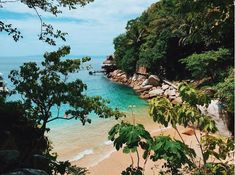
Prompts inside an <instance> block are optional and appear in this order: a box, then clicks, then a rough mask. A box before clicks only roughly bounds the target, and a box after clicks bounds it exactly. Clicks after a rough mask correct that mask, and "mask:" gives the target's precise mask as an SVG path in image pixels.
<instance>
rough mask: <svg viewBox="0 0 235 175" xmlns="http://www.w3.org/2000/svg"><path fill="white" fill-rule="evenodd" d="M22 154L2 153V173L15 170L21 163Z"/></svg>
mask: <svg viewBox="0 0 235 175" xmlns="http://www.w3.org/2000/svg"><path fill="white" fill-rule="evenodd" d="M19 158H20V152H19V151H17V150H1V151H0V173H1V172H4V171H6V170H9V169H12V168H14V167H15V166H16V165H17V164H18V163H19Z"/></svg>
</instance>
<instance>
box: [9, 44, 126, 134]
mask: <svg viewBox="0 0 235 175" xmlns="http://www.w3.org/2000/svg"><path fill="white" fill-rule="evenodd" d="M69 53H70V47H68V46H65V47H62V48H60V49H58V50H57V51H55V52H51V53H45V54H44V58H45V61H43V62H41V65H37V64H36V63H34V62H29V63H24V64H23V65H22V66H21V67H20V70H18V71H17V70H13V71H11V73H10V75H9V78H10V79H11V81H12V83H13V84H14V86H15V89H14V93H18V94H20V95H21V96H22V98H23V103H24V105H25V106H26V115H27V117H28V118H31V119H33V120H34V121H35V124H36V125H38V124H41V128H40V129H41V132H42V135H44V132H45V131H46V124H47V123H48V122H51V121H53V120H56V119H64V120H71V119H79V120H81V122H82V123H83V124H85V123H86V122H89V123H90V122H91V120H90V119H89V117H88V114H89V113H90V112H92V111H94V112H95V113H96V114H98V116H99V117H101V118H107V117H110V116H115V117H116V118H118V117H120V116H121V115H122V114H121V113H120V112H118V111H117V110H112V109H111V108H108V107H107V106H106V104H107V102H106V101H105V100H103V99H102V98H100V97H89V96H86V95H84V94H83V91H84V90H86V88H87V87H86V85H85V84H83V83H82V81H81V80H79V79H77V80H74V81H71V80H69V75H70V74H71V73H75V72H78V71H79V70H80V68H81V64H82V63H84V62H86V61H88V60H89V59H90V58H83V59H82V60H80V59H74V60H71V59H66V60H62V59H61V58H62V57H64V56H66V55H67V54H69ZM65 104H68V105H69V106H70V109H69V110H67V111H66V114H65V115H66V116H67V117H63V116H61V113H60V107H61V106H62V105H65ZM52 107H56V108H57V109H58V114H57V116H52V113H51V109H52Z"/></svg>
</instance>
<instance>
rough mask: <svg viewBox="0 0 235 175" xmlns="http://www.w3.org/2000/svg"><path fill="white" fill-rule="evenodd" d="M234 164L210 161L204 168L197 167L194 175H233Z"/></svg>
mask: <svg viewBox="0 0 235 175" xmlns="http://www.w3.org/2000/svg"><path fill="white" fill-rule="evenodd" d="M233 174H234V166H232V165H230V164H224V163H208V164H206V166H205V167H203V168H198V169H196V171H195V172H193V175H233Z"/></svg>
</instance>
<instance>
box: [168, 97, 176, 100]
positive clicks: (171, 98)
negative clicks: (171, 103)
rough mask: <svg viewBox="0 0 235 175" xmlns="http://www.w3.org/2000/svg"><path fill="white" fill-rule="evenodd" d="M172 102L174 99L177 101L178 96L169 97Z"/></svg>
mask: <svg viewBox="0 0 235 175" xmlns="http://www.w3.org/2000/svg"><path fill="white" fill-rule="evenodd" d="M168 98H169V99H170V100H174V99H176V96H169V97H168Z"/></svg>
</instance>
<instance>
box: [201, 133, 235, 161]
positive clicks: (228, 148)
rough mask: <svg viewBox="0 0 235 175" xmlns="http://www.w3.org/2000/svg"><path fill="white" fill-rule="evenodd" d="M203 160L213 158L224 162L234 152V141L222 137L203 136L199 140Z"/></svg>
mask: <svg viewBox="0 0 235 175" xmlns="http://www.w3.org/2000/svg"><path fill="white" fill-rule="evenodd" d="M201 143H202V144H203V148H204V156H205V159H206V160H208V159H209V156H213V157H215V158H216V159H218V160H225V159H226V158H227V157H228V155H229V153H231V152H232V151H233V150H234V140H233V139H232V138H225V137H222V136H220V137H219V136H213V135H205V136H203V137H202V138H201Z"/></svg>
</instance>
